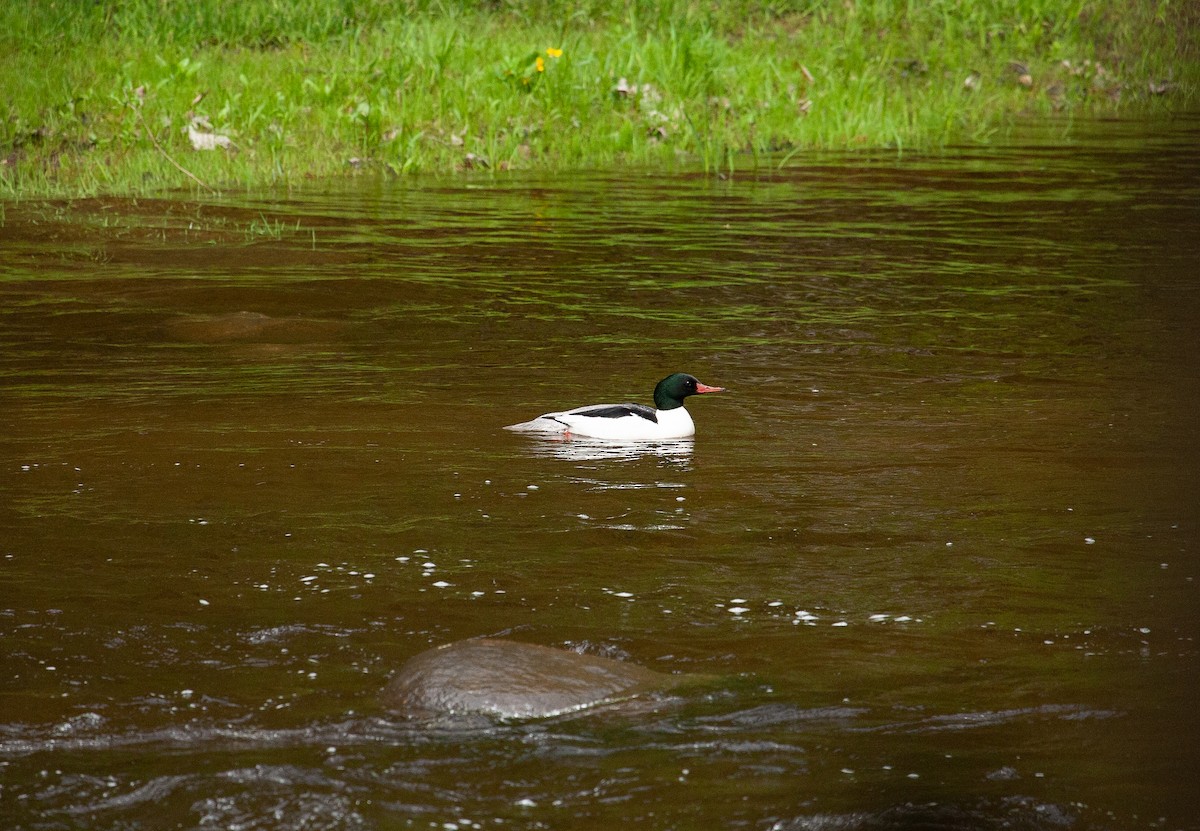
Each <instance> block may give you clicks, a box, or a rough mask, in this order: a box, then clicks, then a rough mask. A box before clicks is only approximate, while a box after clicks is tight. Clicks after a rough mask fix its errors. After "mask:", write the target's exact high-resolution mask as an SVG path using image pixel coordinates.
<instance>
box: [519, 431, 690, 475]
mask: <svg viewBox="0 0 1200 831" xmlns="http://www.w3.org/2000/svg"><path fill="white" fill-rule="evenodd" d="M694 450H695V441H694V440H692V439H676V440H674V441H654V442H649V441H646V442H619V441H605V440H603V439H585V438H575V437H572V438H565V439H564V438H546V437H541V436H538V437H534V438H531V439H529V440H527V441H526V447H525V448H524V452H525V453H526V454H528V455H529V456H531V457H533V458H545V459H560V460H562V461H564V462H630V461H638V460H643V459H660V460H662V461H664V462H667V463H669V466H670V467H672V468H674V469H677V470H690V469H691V461H692V453H693V451H694ZM664 466H667V465H664Z"/></svg>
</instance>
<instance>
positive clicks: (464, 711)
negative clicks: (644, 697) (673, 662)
mask: <svg viewBox="0 0 1200 831" xmlns="http://www.w3.org/2000/svg"><path fill="white" fill-rule="evenodd" d="M686 678H687V676H672V675H666V674H663V673H661V672H654V671H653V670H649V669H646V668H645V667H641V666H638V665H637V664H631V663H627V662H625V661H614V660H611V659H609V658H600V657H598V656H595V655H581V654H579V653H577V652H569V651H567V650H565V649H552V648H550V647H548V646H536V645H534V644H527V643H516V642H515V641H501V640H492V639H489V638H477V639H473V640H466V641H456V642H454V643H449V644H445V645H444V646H439V647H436V648H434V649H430V650H427V651H425V652H422V653H421V654H419V655H417V656H416V657H415V658H413V659H412V660H410V661H409V662H408V663H406V664H405V665H404V666H403V667H401V668H400V671H399V672H397V673H396V675H395V677H393V678H392V680H391V682H390V683H389V684H388V685H387V687H386V688H385V689H384V691H383V703H384V704H385V705H386V706H387V707H388V708H389V709H391V710H395V711H396V712H398V713H401V714H403V715H406V716H411V717H417V718H428V717H431V716H437V715H471V714H482V715H489V716H494V717H499V718H544V717H547V716H555V715H561V714H563V713H569V712H573V711H576V710H582V709H584V708H585V707H591V706H594V705H596V704H602V703H605V702H609V701H614V700H620V699H624V698H631V697H633V696H636V695H639V694H642V693H647V692H651V691H654V690H665V689H669V688H671V687H674V686H677V685H678V684H680V683H682V682H683V681H684V680H686Z"/></svg>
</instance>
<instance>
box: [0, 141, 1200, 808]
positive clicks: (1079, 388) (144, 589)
mask: <svg viewBox="0 0 1200 831" xmlns="http://www.w3.org/2000/svg"><path fill="white" fill-rule="evenodd" d="M1076 135H1077V137H1076V138H1073V139H1071V140H1069V141H1068V140H1066V139H1063V138H1061V137H1059V136H1057V135H1056V133H1055V131H1054V130H1053V129H1052V130H1043V131H1029V132H1028V133H1026V134H1022V133H1019V134H1018V135H1017V136H1016V137H1015V138H1014V140H1013V141H1012V143H1010V144H1008V145H1006V146H1002V147H995V148H984V149H978V148H975V149H963V150H954V151H950V152H948V153H947V154H946V155H942V156H936V157H924V156H920V155H905V156H903V157H902V158H897V157H896V156H895V155H875V154H849V155H821V156H814V157H810V158H807V159H804V160H803V161H800V162H799V163H796V164H794V166H792V167H789V168H787V169H785V170H782V171H777V172H772V173H760V174H753V173H746V174H738V175H735V176H733V177H731V178H729V179H724V180H719V179H712V178H708V177H704V176H699V175H688V174H680V173H672V174H644V173H632V172H631V173H621V174H615V175H614V174H595V175H577V176H570V177H561V178H559V177H549V176H544V177H530V178H523V177H520V176H505V177H502V178H499V179H497V180H491V179H488V178H478V179H475V178H451V179H446V180H436V179H430V180H374V179H362V180H356V181H353V182H350V183H348V184H345V185H337V186H331V187H330V188H329V189H326V188H325V187H324V186H322V188H321V189H317V190H310V191H304V192H302V193H298V194H297V193H292V194H288V193H277V194H265V195H257V196H242V197H226V198H223V199H212V200H200V201H191V200H187V199H180V200H178V201H175V200H138V201H136V202H134V201H113V200H109V201H104V200H96V201H85V202H78V203H74V204H72V205H57V206H56V205H50V206H46V205H33V204H27V203H19V204H18V203H9V204H7V205H5V206H4V212H3V215H2V218H3V226H2V227H0V256H2V260H0V268H2V271H0V429H2V436H0V650H2V653H0V655H2V660H3V673H2V675H0V818H2V822H0V825H3V827H4V828H8V829H60V828H89V829H161V828H189V829H190V828H197V829H208V828H213V829H216V828H220V829H325V828H328V829H359V828H363V829H391V828H406V827H413V828H438V829H443V831H455V829H469V828H518V829H525V828H571V829H608V828H615V827H618V826H619V827H637V828H646V829H667V828H672V829H697V830H698V831H699V829H713V828H747V829H779V831H789V830H791V829H794V830H795V831H799V830H800V829H839V830H841V829H916V828H945V829H950V828H981V829H992V828H1018V829H1025V828H1030V829H1059V828H1072V829H1092V828H1103V829H1109V828H1112V829H1156V828H1172V829H1173V828H1200V790H1198V789H1197V787H1196V783H1197V778H1196V771H1197V770H1198V769H1200V750H1198V747H1200V744H1198V741H1197V740H1198V739H1200V716H1198V715H1197V704H1198V703H1200V702H1198V700H1197V690H1198V689H1200V655H1198V652H1197V640H1196V639H1197V636H1198V635H1200V615H1198V611H1200V604H1198V603H1197V599H1198V586H1197V577H1200V525H1198V516H1200V481H1198V479H1200V473H1198V471H1200V434H1198V431H1197V427H1198V423H1200V417H1198V412H1200V372H1198V371H1197V368H1198V366H1200V337H1198V336H1197V330H1198V329H1200V265H1198V264H1200V120H1198V119H1196V118H1181V119H1177V120H1175V121H1173V122H1165V121H1159V122H1153V123H1135V122H1111V123H1104V124H1096V125H1091V126H1085V127H1082V128H1079V130H1078V131H1077V133H1076ZM676 370H682V371H687V372H690V373H692V374H694V375H696V376H698V377H699V378H700V379H701V380H702V381H704V382H705V383H707V384H714V385H721V386H725V387H727V388H728V392H726V393H725V394H723V395H707V396H703V397H700V398H693V399H689V410H690V411H691V413H692V414H693V417H694V419H695V421H696V424H697V436H696V438H695V440H694V442H686V443H682V444H676V445H669V446H649V447H636V446H634V447H630V446H619V445H616V446H614V445H604V444H599V445H597V444H589V443H586V442H579V441H575V442H551V441H544V440H539V439H536V438H531V437H529V436H522V435H515V434H512V433H509V432H506V431H503V430H501V429H500V428H501V426H502V425H505V424H509V423H512V422H516V421H521V420H525V419H527V418H531V417H532V416H534V415H537V414H538V413H541V412H544V411H546V410H550V409H554V408H556V407H558V408H561V407H565V406H575V405H579V404H586V403H593V402H606V401H625V400H634V401H643V402H647V401H649V398H650V393H651V390H652V388H653V386H654V383H655V382H656V381H657V380H658V379H659V378H661V377H662V376H664V375H666V374H668V373H669V372H673V371H676ZM479 635H489V636H493V637H502V638H504V637H507V638H510V639H513V640H519V641H525V642H529V643H538V644H544V645H549V646H561V647H567V648H573V649H576V650H581V651H585V652H590V653H594V654H598V655H605V656H608V657H616V658H620V659H623V660H629V661H634V662H636V663H639V664H641V665H643V666H647V667H650V668H652V669H654V670H657V671H659V672H664V673H699V674H703V675H706V676H709V680H708V682H706V683H703V684H700V685H698V686H697V687H693V688H686V689H684V690H681V691H679V692H675V693H672V694H669V695H662V696H658V697H652V698H648V699H645V700H643V701H640V702H633V703H631V704H627V705H623V706H608V707H603V708H601V709H599V710H596V711H592V712H584V713H580V714H577V715H573V716H568V717H556V718H552V719H549V720H544V721H527V722H512V723H494V724H484V725H481V724H478V723H474V724H471V725H461V724H455V723H453V722H445V723H442V722H439V723H435V724H428V723H413V722H409V721H406V720H404V719H402V718H399V717H397V716H394V715H392V714H389V713H388V712H387V711H386V710H384V709H383V708H382V707H381V706H380V704H379V703H378V694H379V692H380V690H381V689H382V688H383V687H384V685H385V684H386V682H387V679H388V678H389V677H390V675H391V674H392V673H393V672H394V671H395V670H396V669H397V668H398V667H399V666H401V665H402V664H403V662H404V661H405V660H406V659H408V658H409V657H411V656H413V655H415V654H417V653H419V652H421V651H422V650H424V649H427V648H429V647H430V646H432V645H436V644H441V643H446V642H449V641H453V640H458V639H462V638H468V637H473V636H479Z"/></svg>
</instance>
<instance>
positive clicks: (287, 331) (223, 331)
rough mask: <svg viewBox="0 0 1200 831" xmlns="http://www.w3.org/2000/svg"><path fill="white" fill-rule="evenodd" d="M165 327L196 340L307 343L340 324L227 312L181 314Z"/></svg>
mask: <svg viewBox="0 0 1200 831" xmlns="http://www.w3.org/2000/svg"><path fill="white" fill-rule="evenodd" d="M166 328H167V332H168V333H169V334H170V335H171V336H172V337H174V338H177V339H179V340H185V341H194V342H196V343H231V342H232V343H263V342H266V343H308V342H311V341H317V340H327V339H329V338H331V337H334V336H336V335H337V334H338V332H339V331H340V329H341V325H340V324H338V323H336V322H334V321H329V320H313V319H308V318H300V317H271V316H270V315H265V314H262V313H260V312H231V313H229V314H219V315H198V316H193V317H181V318H177V319H175V320H172V321H169V322H168V323H167V325H166Z"/></svg>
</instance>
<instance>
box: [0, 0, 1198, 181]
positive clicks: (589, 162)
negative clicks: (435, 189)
mask: <svg viewBox="0 0 1200 831" xmlns="http://www.w3.org/2000/svg"><path fill="white" fill-rule="evenodd" d="M1189 15H1192V16H1195V15H1196V4H1195V3H1194V2H1193V3H1183V4H1182V5H1180V4H1176V3H1170V2H1166V0H1160V2H1158V3H1154V2H1144V3H1128V2H1125V0H976V2H966V1H965V0H964V1H963V2H951V0H909V1H908V2H904V1H903V0H861V2H854V0H844V1H843V0H835V1H831V2H819V0H809V2H802V1H801V0H792V1H790V2H789V1H786V0H776V2H762V3H750V2H744V0H731V1H730V2H720V0H713V1H712V2H694V1H693V2H689V0H667V2H661V3H651V2H645V0H629V2H625V3H602V2H597V1H596V0H592V2H587V1H586V0H585V2H578V3H568V2H563V0H541V1H540V2H538V0H492V2H489V3H480V4H473V3H467V2H449V1H447V2H440V3H439V2H408V3H405V2H385V1H384V0H340V2H339V1H335V2H331V1H330V0H294V2H286V0H239V2H237V3H230V2H226V0H187V2H183V0H122V2H116V0H109V2H98V1H97V0H56V1H55V2H51V0H8V2H6V3H4V4H0V88H2V89H4V90H5V93H6V94H5V97H4V99H3V103H2V104H0V106H3V107H4V110H3V112H2V115H3V118H2V121H0V196H5V197H9V198H14V197H25V196H43V195H82V194H96V193H109V194H129V193H146V192H153V191H156V190H163V189H169V188H180V187H183V188H191V189H194V190H197V191H206V190H210V189H211V190H216V189H231V188H233V189H240V188H255V187H261V186H265V185H281V184H282V185H296V184H300V183H303V182H305V181H308V180H310V179H313V178H322V177H328V176H337V175H346V174H353V173H360V172H362V171H383V172H387V173H395V174H403V173H408V172H412V171H429V172H435V173H447V172H452V171H464V170H472V171H480V170H487V171H493V172H495V171H503V170H511V169H522V168H542V169H552V170H569V169H579V168H592V169H594V168H602V167H610V166H614V165H663V164H672V165H675V164H683V165H687V166H694V167H699V168H703V169H705V170H708V171H718V170H720V171H725V170H731V169H743V168H751V167H761V166H769V165H773V164H778V163H779V162H780V160H781V159H785V158H791V159H795V158H796V156H797V155H798V154H800V153H802V152H803V151H804V150H806V149H823V148H860V147H871V148H880V147H886V148H895V149H897V150H903V149H908V148H938V147H941V146H944V145H946V144H948V143H952V142H962V141H985V140H987V139H988V138H989V137H991V136H992V135H993V134H994V133H995V132H996V131H997V130H1001V129H1003V128H1004V127H1005V126H1006V125H1007V124H1009V123H1011V122H1012V120H1013V119H1014V118H1016V117H1019V116H1034V117H1038V116H1049V115H1053V114H1056V113H1069V114H1072V115H1076V116H1078V115H1089V114H1096V113H1112V112H1131V111H1142V110H1146V109H1151V110H1160V111H1170V110H1177V109H1181V108H1185V107H1188V106H1192V105H1194V102H1195V100H1196V92H1197V78H1198V77H1200V56H1198V53H1200V49H1198V47H1197V35H1196V30H1195V28H1194V24H1195V20H1193V19H1191V18H1190V17H1189ZM558 49H561V50H562V53H561V55H558V54H557V52H556V50H558ZM548 50H549V51H548ZM539 63H540V71H539ZM193 118H200V119H203V121H204V122H205V123H206V124H207V125H210V128H211V130H213V131H215V132H216V133H218V134H220V135H223V136H227V137H228V138H229V139H230V140H231V142H232V146H231V147H229V148H218V149H216V150H197V149H193V146H192V142H191V141H190V140H189V136H188V126H189V125H190V124H192V120H193ZM207 129H208V128H202V130H207Z"/></svg>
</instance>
